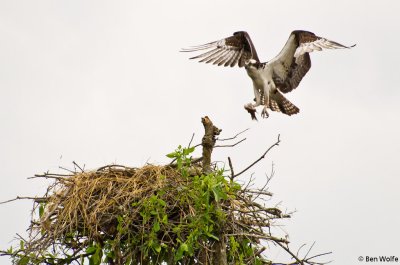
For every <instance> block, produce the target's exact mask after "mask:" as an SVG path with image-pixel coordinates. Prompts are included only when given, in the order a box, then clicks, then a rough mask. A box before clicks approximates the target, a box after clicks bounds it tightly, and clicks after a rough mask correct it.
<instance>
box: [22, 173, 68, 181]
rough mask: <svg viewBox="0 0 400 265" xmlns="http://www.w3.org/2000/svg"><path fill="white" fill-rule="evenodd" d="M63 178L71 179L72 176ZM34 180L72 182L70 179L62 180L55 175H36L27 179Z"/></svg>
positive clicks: (62, 178)
mask: <svg viewBox="0 0 400 265" xmlns="http://www.w3.org/2000/svg"><path fill="white" fill-rule="evenodd" d="M65 176H68V177H71V176H72V175H65ZM35 178H45V179H56V180H59V181H71V182H72V180H71V179H68V178H64V177H61V176H57V175H53V174H44V175H38V174H36V175H35V176H33V177H28V179H35Z"/></svg>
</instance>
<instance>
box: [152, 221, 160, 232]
mask: <svg viewBox="0 0 400 265" xmlns="http://www.w3.org/2000/svg"><path fill="white" fill-rule="evenodd" d="M153 231H154V232H156V233H157V232H158V231H160V223H159V222H155V223H154V225H153Z"/></svg>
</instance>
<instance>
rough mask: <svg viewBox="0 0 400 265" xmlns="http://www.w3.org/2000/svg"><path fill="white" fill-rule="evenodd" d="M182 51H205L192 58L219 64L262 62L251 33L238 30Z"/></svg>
mask: <svg viewBox="0 0 400 265" xmlns="http://www.w3.org/2000/svg"><path fill="white" fill-rule="evenodd" d="M181 51H182V52H199V51H205V52H204V53H201V54H199V55H197V56H194V57H191V58H190V59H201V60H199V62H204V63H213V64H215V65H218V66H221V65H223V66H225V67H226V66H231V67H233V66H235V65H236V64H238V65H239V67H243V66H245V65H246V64H247V63H249V61H250V60H251V59H253V60H255V61H256V62H260V60H259V59H258V55H257V52H256V50H255V48H254V45H253V43H252V41H251V39H250V36H249V34H247V32H245V31H238V32H235V33H234V34H233V36H230V37H227V38H225V39H222V40H219V41H214V42H209V43H206V44H203V45H198V46H193V47H190V48H187V49H182V50H181Z"/></svg>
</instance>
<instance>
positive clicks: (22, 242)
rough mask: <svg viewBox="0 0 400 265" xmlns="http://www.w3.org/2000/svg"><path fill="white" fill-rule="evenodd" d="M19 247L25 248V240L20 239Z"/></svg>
mask: <svg viewBox="0 0 400 265" xmlns="http://www.w3.org/2000/svg"><path fill="white" fill-rule="evenodd" d="M19 249H20V250H24V240H21V241H19Z"/></svg>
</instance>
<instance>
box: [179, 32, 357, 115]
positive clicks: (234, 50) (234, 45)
mask: <svg viewBox="0 0 400 265" xmlns="http://www.w3.org/2000/svg"><path fill="white" fill-rule="evenodd" d="M354 46H355V45H352V46H345V45H342V44H340V43H337V42H334V41H331V40H328V39H326V38H323V37H318V36H316V35H315V34H314V33H312V32H309V31H304V30H295V31H293V32H292V33H291V34H290V36H289V39H288V40H287V42H286V44H285V46H283V49H282V50H281V52H280V53H279V54H278V55H277V56H276V57H275V58H273V59H272V60H271V61H269V62H264V63H262V62H260V60H259V59H258V55H257V51H256V49H255V48H254V45H253V42H252V41H251V39H250V36H249V34H248V33H247V32H245V31H238V32H235V33H233V35H232V36H230V37H227V38H225V39H221V40H218V41H214V42H210V43H207V44H204V45H199V46H193V47H190V48H188V49H182V50H181V51H182V52H202V53H200V54H199V55H197V56H194V57H191V58H190V59H197V60H199V61H200V62H204V63H212V64H214V65H218V66H225V67H226V66H230V67H234V66H235V65H238V66H239V67H244V68H245V69H246V71H247V74H248V75H249V77H250V78H251V79H252V81H253V89H254V96H255V98H254V101H255V102H254V103H253V102H251V103H248V104H246V105H245V106H244V108H245V109H246V110H247V111H248V112H249V113H250V115H251V118H252V119H253V120H257V118H256V114H255V113H256V107H258V106H260V105H262V106H263V110H262V112H261V117H263V118H268V117H269V114H268V111H267V109H268V108H269V109H271V110H272V111H278V112H282V113H284V114H286V115H289V116H290V115H293V114H296V113H298V112H299V108H298V107H296V106H295V105H294V104H293V103H291V102H290V101H289V100H288V99H286V98H285V97H284V96H283V94H282V93H288V92H290V91H292V90H293V89H295V88H296V87H297V86H298V85H299V83H300V81H301V80H302V78H303V77H304V76H305V75H306V73H307V72H308V70H310V68H311V60H310V55H309V53H310V52H313V51H322V50H323V49H341V48H347V49H349V48H352V47H354Z"/></svg>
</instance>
